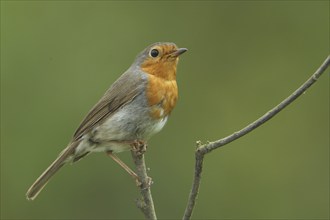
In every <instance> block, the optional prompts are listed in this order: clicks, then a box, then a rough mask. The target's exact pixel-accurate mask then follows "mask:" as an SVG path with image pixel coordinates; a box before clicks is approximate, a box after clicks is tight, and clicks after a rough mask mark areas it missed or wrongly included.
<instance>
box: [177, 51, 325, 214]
mask: <svg viewBox="0 0 330 220" xmlns="http://www.w3.org/2000/svg"><path fill="white" fill-rule="evenodd" d="M329 64H330V56H328V57H327V58H326V59H325V61H324V62H323V63H322V65H321V66H320V67H319V68H318V69H317V70H316V72H315V73H314V74H313V75H312V76H311V77H310V78H309V79H308V80H307V81H306V82H305V83H304V84H302V85H301V86H300V87H299V88H298V89H297V90H296V91H294V92H293V93H292V94H291V95H290V96H289V97H287V98H286V99H284V100H283V101H282V102H281V103H280V104H278V105H277V106H275V107H274V108H273V109H271V110H270V111H268V112H267V113H266V114H264V115H263V116H261V117H260V118H258V119H257V120H256V121H254V122H252V123H251V124H249V125H248V126H246V127H244V128H243V129H241V130H240V131H238V132H235V133H233V134H231V135H229V136H227V137H225V138H222V139H220V140H217V141H214V142H210V143H207V144H201V142H197V149H196V152H195V173H194V179H193V184H192V188H191V191H190V194H189V199H188V203H187V206H186V210H185V213H184V216H183V219H184V220H188V219H190V218H191V215H192V212H193V209H194V207H195V202H196V198H197V194H198V190H199V186H200V182H201V174H202V168H203V160H204V156H205V154H207V153H210V152H211V151H213V150H215V149H218V148H220V147H222V146H224V145H226V144H229V143H230V142H232V141H234V140H236V139H238V138H240V137H242V136H244V135H246V134H248V133H249V132H251V131H253V130H254V129H256V128H257V127H259V126H260V125H262V124H264V123H265V122H267V121H268V120H269V119H271V118H272V117H274V116H275V115H276V114H278V113H279V112H280V111H281V110H283V109H284V108H285V107H287V106H288V105H289V104H291V103H292V102H293V101H294V100H296V99H297V98H298V97H299V96H300V95H302V94H303V93H304V92H305V91H306V90H307V89H308V88H309V87H310V86H311V85H313V84H314V83H315V82H316V81H317V80H318V78H319V77H320V76H321V75H322V74H323V73H324V71H325V70H326V69H327V68H328V67H329Z"/></svg>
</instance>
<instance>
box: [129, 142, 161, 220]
mask: <svg viewBox="0 0 330 220" xmlns="http://www.w3.org/2000/svg"><path fill="white" fill-rule="evenodd" d="M142 147H144V150H142V148H141V150H132V151H131V152H132V157H133V161H134V164H135V167H136V174H137V176H138V180H137V185H138V188H139V190H140V194H141V196H142V198H141V199H137V201H136V205H137V207H138V208H139V209H140V210H141V211H142V212H143V214H144V217H145V219H149V220H156V219H157V216H156V212H155V207H154V202H153V199H152V195H151V190H150V185H151V178H150V177H148V175H147V169H146V164H145V161H144V152H145V147H146V146H142Z"/></svg>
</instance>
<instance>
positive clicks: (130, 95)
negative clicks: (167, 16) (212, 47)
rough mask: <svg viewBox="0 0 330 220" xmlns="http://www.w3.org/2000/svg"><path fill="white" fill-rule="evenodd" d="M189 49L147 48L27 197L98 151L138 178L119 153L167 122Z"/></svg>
mask: <svg viewBox="0 0 330 220" xmlns="http://www.w3.org/2000/svg"><path fill="white" fill-rule="evenodd" d="M186 51H187V49H186V48H178V47H177V46H176V44H175V43H172V42H157V43H153V44H151V45H149V46H147V47H146V48H145V49H144V50H142V51H141V52H140V53H139V54H138V55H137V56H136V58H135V60H134V62H133V63H132V64H131V66H130V67H129V68H128V69H127V70H126V71H125V72H124V73H123V74H122V75H121V76H120V77H119V78H118V79H117V80H116V81H115V82H114V83H113V84H112V85H111V86H110V88H109V89H108V90H107V91H106V92H105V94H104V95H103V96H102V97H101V99H100V100H99V101H98V102H97V103H96V104H95V105H94V107H92V109H91V110H90V111H89V113H88V114H87V115H86V116H85V118H84V119H83V120H82V122H81V123H80V125H79V126H78V128H77V129H76V131H75V132H74V134H73V136H72V139H71V140H70V142H69V144H68V145H67V147H66V148H65V149H64V150H63V151H62V152H61V153H60V154H59V156H58V157H57V158H56V160H55V161H54V162H53V163H52V164H51V165H50V166H49V167H48V168H47V169H46V170H45V171H44V172H43V173H42V174H41V175H40V177H39V178H38V179H37V180H36V181H35V182H34V183H33V184H32V185H31V187H30V188H29V189H28V191H27V193H26V198H27V199H28V200H34V199H35V198H36V197H37V195H38V194H39V193H40V191H41V190H42V189H43V188H44V186H45V185H46V184H47V183H48V181H49V180H50V178H51V177H53V175H54V174H55V173H56V172H57V171H59V169H60V168H61V167H63V165H65V164H68V163H73V162H76V161H79V160H80V159H82V158H84V157H85V156H86V155H88V154H90V153H92V152H105V153H106V154H107V155H108V156H110V157H111V158H112V159H113V160H114V161H115V162H117V163H118V164H119V165H120V166H122V167H123V168H124V169H125V170H126V171H127V172H128V173H129V174H131V175H132V176H135V177H137V176H136V174H135V173H134V171H132V170H131V169H130V168H129V167H128V166H127V165H126V164H125V163H124V162H122V161H121V160H120V159H119V158H118V157H117V155H116V154H117V153H120V152H123V151H128V150H134V148H135V147H136V146H140V145H143V146H145V145H146V143H147V141H148V140H149V139H150V138H151V136H153V135H154V134H156V133H158V132H159V131H160V130H161V129H162V128H163V127H164V125H165V124H166V122H167V120H168V117H169V116H170V114H171V112H172V110H173V108H174V107H175V105H176V103H177V99H178V86H177V81H176V72H177V64H178V60H179V56H180V55H181V54H183V53H185V52H186Z"/></svg>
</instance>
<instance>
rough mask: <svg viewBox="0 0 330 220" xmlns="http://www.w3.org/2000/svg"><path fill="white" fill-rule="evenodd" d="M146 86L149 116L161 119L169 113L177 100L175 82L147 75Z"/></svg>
mask: <svg viewBox="0 0 330 220" xmlns="http://www.w3.org/2000/svg"><path fill="white" fill-rule="evenodd" d="M148 77H149V81H148V82H149V83H148V86H147V98H148V104H149V106H150V107H151V111H150V114H151V116H152V117H154V118H157V119H159V118H163V117H165V116H167V115H169V114H170V113H171V111H172V110H173V108H174V107H175V104H176V101H177V99H178V86H177V84H176V80H175V79H172V80H169V79H164V78H160V77H157V76H154V75H151V74H149V75H148Z"/></svg>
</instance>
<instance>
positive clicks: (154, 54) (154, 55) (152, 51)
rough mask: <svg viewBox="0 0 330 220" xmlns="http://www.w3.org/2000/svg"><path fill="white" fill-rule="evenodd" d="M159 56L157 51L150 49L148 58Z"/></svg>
mask: <svg viewBox="0 0 330 220" xmlns="http://www.w3.org/2000/svg"><path fill="white" fill-rule="evenodd" d="M158 55H159V51H158V50H157V49H152V50H151V51H150V56H152V57H157V56H158Z"/></svg>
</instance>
